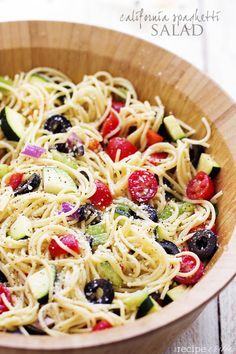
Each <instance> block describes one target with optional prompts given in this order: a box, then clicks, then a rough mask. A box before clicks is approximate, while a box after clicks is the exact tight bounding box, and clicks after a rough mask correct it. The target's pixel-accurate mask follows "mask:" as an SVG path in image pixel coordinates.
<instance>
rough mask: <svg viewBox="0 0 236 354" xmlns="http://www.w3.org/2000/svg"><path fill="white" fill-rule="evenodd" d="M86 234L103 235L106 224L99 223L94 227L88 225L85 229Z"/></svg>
mask: <svg viewBox="0 0 236 354" xmlns="http://www.w3.org/2000/svg"><path fill="white" fill-rule="evenodd" d="M86 233H87V234H89V235H91V236H94V235H99V234H104V233H106V224H104V223H99V224H95V225H89V226H88V227H87V229H86Z"/></svg>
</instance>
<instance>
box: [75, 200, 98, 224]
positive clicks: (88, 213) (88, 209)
mask: <svg viewBox="0 0 236 354" xmlns="http://www.w3.org/2000/svg"><path fill="white" fill-rule="evenodd" d="M77 212H79V221H83V220H86V221H87V220H89V219H90V218H91V217H92V216H93V220H92V221H91V223H90V224H91V225H95V224H98V223H99V222H100V221H101V220H102V215H101V213H100V212H99V211H98V210H97V209H96V208H95V206H94V205H92V204H90V203H87V204H85V205H82V206H81V207H80V208H79V209H78V210H77Z"/></svg>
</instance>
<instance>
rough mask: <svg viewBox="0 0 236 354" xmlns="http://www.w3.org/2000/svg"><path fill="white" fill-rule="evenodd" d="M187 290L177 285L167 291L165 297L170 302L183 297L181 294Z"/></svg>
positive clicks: (185, 287)
mask: <svg viewBox="0 0 236 354" xmlns="http://www.w3.org/2000/svg"><path fill="white" fill-rule="evenodd" d="M187 289H188V287H187V286H186V285H183V284H181V285H178V286H176V287H175V288H173V289H171V290H169V291H167V293H166V296H167V298H169V299H170V300H171V301H175V300H177V299H178V298H179V297H180V296H182V295H183V293H184V292H185V291H186V290H187Z"/></svg>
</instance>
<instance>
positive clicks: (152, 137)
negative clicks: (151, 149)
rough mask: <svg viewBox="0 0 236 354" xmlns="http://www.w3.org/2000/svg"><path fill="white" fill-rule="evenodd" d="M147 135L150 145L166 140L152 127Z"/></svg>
mask: <svg viewBox="0 0 236 354" xmlns="http://www.w3.org/2000/svg"><path fill="white" fill-rule="evenodd" d="M146 136H147V145H148V146H151V145H153V144H156V143H161V142H162V141H163V140H164V138H163V137H162V136H161V135H159V134H157V133H156V132H154V131H153V130H151V129H149V130H148V131H147V135H146Z"/></svg>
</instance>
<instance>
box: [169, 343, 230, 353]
mask: <svg viewBox="0 0 236 354" xmlns="http://www.w3.org/2000/svg"><path fill="white" fill-rule="evenodd" d="M173 352H174V353H194V354H198V353H210V354H212V353H217V354H218V353H219V352H220V353H235V351H234V349H233V348H232V347H231V346H230V345H224V346H222V347H219V346H210V347H206V346H194V345H192V346H188V347H185V346H179V347H174V350H173Z"/></svg>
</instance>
